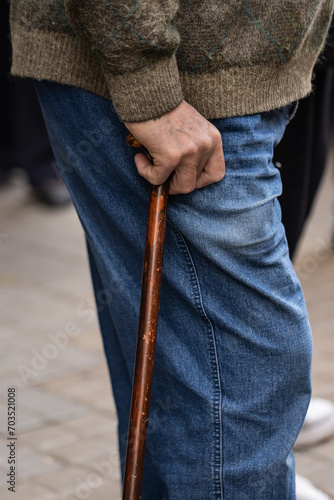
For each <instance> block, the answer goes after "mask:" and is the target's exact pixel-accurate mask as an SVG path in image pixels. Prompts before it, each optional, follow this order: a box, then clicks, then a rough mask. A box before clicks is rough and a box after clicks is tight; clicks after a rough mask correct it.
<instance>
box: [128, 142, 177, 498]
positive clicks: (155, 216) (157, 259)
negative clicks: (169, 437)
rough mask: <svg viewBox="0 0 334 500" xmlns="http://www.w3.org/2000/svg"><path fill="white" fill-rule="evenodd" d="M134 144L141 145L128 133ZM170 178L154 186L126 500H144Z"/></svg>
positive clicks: (143, 289)
mask: <svg viewBox="0 0 334 500" xmlns="http://www.w3.org/2000/svg"><path fill="white" fill-rule="evenodd" d="M127 142H128V144H129V145H130V146H134V147H141V144H140V143H139V142H138V141H137V140H136V139H135V138H134V137H133V136H131V134H128V137H127ZM168 190H169V179H167V181H165V182H164V184H161V185H160V186H153V185H151V193H150V201H149V208H148V218H147V229H146V241H145V254H144V266H143V276H142V288H141V299H140V312H139V323H138V334H137V348H136V361H135V369H134V377H133V389H132V400H131V411H130V421H129V432H128V441H127V449H126V460H125V472H124V484H123V497H122V500H140V498H141V488H142V481H143V468H144V456H145V444H146V436H147V427H148V421H149V412H150V400H151V389H152V378H153V366H154V354H155V344H156V334H157V326H158V311H159V298H160V287H161V275H162V261H163V251H164V241H165V231H166V219H167V200H168Z"/></svg>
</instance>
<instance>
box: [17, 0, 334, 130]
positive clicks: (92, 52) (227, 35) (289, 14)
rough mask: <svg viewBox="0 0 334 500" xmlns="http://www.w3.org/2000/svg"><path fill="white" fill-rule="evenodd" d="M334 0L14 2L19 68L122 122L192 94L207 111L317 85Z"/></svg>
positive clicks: (282, 99) (223, 112)
mask: <svg viewBox="0 0 334 500" xmlns="http://www.w3.org/2000/svg"><path fill="white" fill-rule="evenodd" d="M333 4H334V0H267V1H266V2H264V1H259V0H224V1H222V0H219V1H218V0H206V1H205V2H203V0H193V1H192V2H189V0H124V1H123V2H119V1H116V0H51V1H50V0H13V1H12V8H11V24H12V40H13V49H14V57H13V67H12V72H13V74H16V75H21V76H28V77H35V78H39V79H48V80H54V81H59V82H61V83H65V84H71V85H76V86H79V87H82V88H85V89H86V90H89V91H92V92H95V93H98V94H100V95H103V96H104V97H107V98H109V99H111V100H112V101H113V103H114V105H115V108H116V110H117V112H118V114H119V116H120V118H121V119H122V120H125V121H142V120H147V119H150V118H156V117H158V116H161V114H163V113H166V112H168V111H169V110H171V109H173V108H174V107H176V106H177V105H178V104H179V103H180V102H181V100H182V99H183V98H185V99H186V100H187V101H188V102H189V103H190V104H192V105H193V106H195V107H196V108H197V109H198V110H199V111H200V112H201V113H203V114H204V116H206V117H207V118H218V117H223V116H234V115H240V114H248V113H253V112H260V111H266V110H269V109H272V108H274V107H278V106H283V105H285V104H287V103H289V102H291V101H293V100H296V99H299V98H301V97H303V96H305V95H306V94H307V93H308V92H309V91H310V90H311V74H312V68H313V65H314V63H315V61H316V59H317V57H318V55H319V52H320V50H321V47H322V46H323V43H324V40H325V36H326V33H327V30H328V27H329V24H330V20H331V16H332V13H333Z"/></svg>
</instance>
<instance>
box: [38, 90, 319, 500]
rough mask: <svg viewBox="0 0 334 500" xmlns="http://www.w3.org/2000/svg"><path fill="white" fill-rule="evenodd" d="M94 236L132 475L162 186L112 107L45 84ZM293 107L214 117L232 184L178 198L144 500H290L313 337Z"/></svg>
mask: <svg viewBox="0 0 334 500" xmlns="http://www.w3.org/2000/svg"><path fill="white" fill-rule="evenodd" d="M37 88H38V92H39V97H40V100H41V103H42V107H43V110H44V114H45V117H46V121H47V125H48V129H49V133H50V137H51V142H52V145H53V148H54V151H55V154H56V158H57V161H58V163H59V167H60V169H61V173H62V176H63V178H64V180H65V182H66V184H67V186H68V189H69V191H70V192H71V195H72V198H73V201H74V204H75V207H76V209H77V212H78V215H79V218H80V220H81V223H82V225H83V227H84V229H85V233H86V238H87V244H88V251H89V258H90V266H91V274H92V279H93V284H94V290H95V296H96V302H97V310H98V313H99V320H100V326H101V332H102V336H103V341H104V348H105V354H106V358H107V362H108V366H109V370H110V376H111V381H112V387H113V394H114V398H115V402H116V407H117V412H118V419H119V428H118V429H119V449H120V456H121V465H122V469H123V467H124V456H125V448H126V434H127V426H128V418H129V409H130V399H131V385H132V377H133V369H134V357H135V345H136V334H137V322H138V313H139V303H140V288H141V273H142V261H143V254H144V242H145V231H146V218H147V207H148V197H149V185H148V183H147V181H146V180H145V179H143V178H142V177H140V176H139V175H138V174H137V170H136V167H135V164H134V161H133V157H134V154H135V153H137V152H138V151H137V150H134V149H132V148H130V147H129V146H127V144H126V128H125V126H124V125H123V124H122V123H121V122H120V121H119V119H118V117H117V115H116V113H115V111H114V109H113V106H112V104H111V102H109V101H108V100H105V99H103V98H101V97H99V96H96V95H93V94H90V93H88V92H85V91H83V90H80V89H75V88H72V87H69V86H62V85H59V84H55V83H46V82H39V83H37ZM291 108H292V106H287V107H284V108H281V109H279V110H274V111H271V112H266V113H260V114H255V115H251V116H243V117H234V118H227V119H217V120H212V123H213V124H214V125H215V126H216V127H217V128H218V129H219V131H220V132H221V134H222V138H223V144H224V152H225V159H226V176H225V178H224V179H223V180H222V181H220V182H218V183H215V184H212V185H211V186H208V187H206V188H204V189H201V190H197V191H194V192H192V193H190V194H187V195H174V196H171V197H170V200H169V207H168V223H167V232H166V245H165V254H164V269H163V280H162V291H161V304H160V314H159V326H158V336H157V347H156V361H155V368H154V382H153V389H152V402H151V413H150V424H149V428H148V440H147V448H146V456H145V468H144V482H143V493H142V499H143V500H167V499H169V500H216V499H223V498H224V499H225V500H293V499H295V484H294V459H293V454H292V451H291V449H292V446H293V444H294V442H295V440H296V438H297V436H298V433H299V431H300V428H301V425H302V423H303V420H304V417H305V414H306V411H307V407H308V404H309V399H310V366H311V355H312V340H311V332H310V326H309V321H308V316H307V311H306V307H305V303H304V298H303V294H302V291H301V288H300V284H299V281H298V279H297V277H296V275H295V273H294V270H293V267H292V264H291V261H290V259H289V253H288V247H287V242H286V238H285V233H284V228H283V225H282V223H281V212H280V206H279V202H278V201H277V197H278V196H279V195H280V193H281V179H280V174H279V171H278V170H277V168H276V167H275V166H274V165H273V163H272V155H273V147H274V145H276V144H277V143H278V142H279V141H280V139H281V137H282V135H283V133H284V129H285V126H286V124H287V122H288V120H289V117H290V115H291Z"/></svg>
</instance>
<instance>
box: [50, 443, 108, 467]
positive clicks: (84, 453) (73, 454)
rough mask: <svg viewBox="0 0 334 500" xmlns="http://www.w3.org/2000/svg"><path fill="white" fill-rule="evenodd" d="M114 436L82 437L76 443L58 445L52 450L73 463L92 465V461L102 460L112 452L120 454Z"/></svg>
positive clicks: (55, 454) (56, 454) (57, 455)
mask: <svg viewBox="0 0 334 500" xmlns="http://www.w3.org/2000/svg"><path fill="white" fill-rule="evenodd" d="M112 437H113V436H110V437H109V438H108V437H107V436H104V439H102V438H96V437H94V438H81V439H80V440H78V441H76V442H75V443H71V444H69V445H65V446H58V447H57V448H54V449H53V450H52V455H53V456H54V457H56V458H59V459H60V460H66V461H67V462H69V463H71V464H78V465H84V464H87V465H90V464H91V462H93V461H96V460H100V459H102V457H104V456H105V455H106V453H107V454H108V455H109V454H111V453H113V454H116V455H117V454H118V447H117V444H116V442H115V441H113V440H112Z"/></svg>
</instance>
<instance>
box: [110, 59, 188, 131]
mask: <svg viewBox="0 0 334 500" xmlns="http://www.w3.org/2000/svg"><path fill="white" fill-rule="evenodd" d="M104 77H105V80H106V82H107V85H108V87H109V90H110V97H111V100H112V102H113V105H114V107H115V109H116V112H117V114H118V116H119V118H120V119H121V120H122V121H124V122H142V121H147V120H151V119H155V118H159V117H160V116H162V115H164V114H165V113H168V111H171V110H172V109H174V108H176V106H178V105H179V104H180V102H181V101H182V100H183V94H182V87H181V83H180V78H179V71H178V67H177V62H176V57H175V55H173V57H172V58H170V59H169V58H165V59H162V60H159V62H158V63H157V64H156V65H155V66H150V67H148V68H145V69H144V70H141V71H137V72H136V73H134V74H124V75H119V76H113V75H109V74H107V73H105V74H104Z"/></svg>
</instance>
